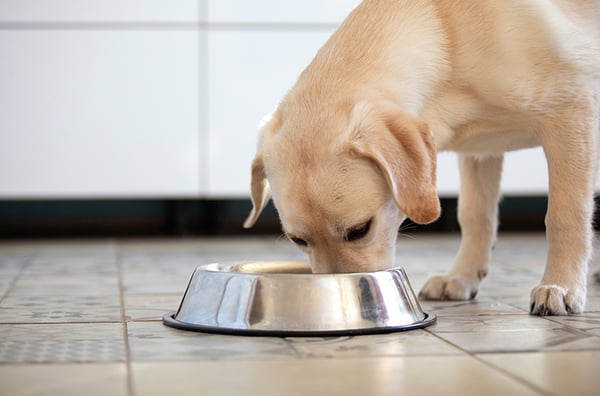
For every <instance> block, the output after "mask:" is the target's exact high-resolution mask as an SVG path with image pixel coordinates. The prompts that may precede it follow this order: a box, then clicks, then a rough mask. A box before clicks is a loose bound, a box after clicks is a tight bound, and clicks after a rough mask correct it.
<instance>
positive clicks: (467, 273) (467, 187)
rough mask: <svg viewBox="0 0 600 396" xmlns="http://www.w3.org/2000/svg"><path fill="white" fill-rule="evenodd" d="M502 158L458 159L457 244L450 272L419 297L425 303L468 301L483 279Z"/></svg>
mask: <svg viewBox="0 0 600 396" xmlns="http://www.w3.org/2000/svg"><path fill="white" fill-rule="evenodd" d="M502 162H503V156H502V155H498V156H487V157H474V156H470V155H466V154H460V155H459V169H460V178H461V188H460V196H459V204H458V220H459V223H460V226H461V232H462V237H461V243H460V249H459V251H458V255H457V257H456V260H455V262H454V265H453V267H452V269H451V270H450V272H448V273H447V274H445V275H434V276H432V277H430V278H429V279H428V280H427V282H426V283H425V285H424V286H423V288H422V289H421V292H420V293H419V296H420V297H421V298H424V299H429V300H469V299H472V298H474V297H475V295H477V292H478V291H479V284H480V283H481V281H482V280H483V279H484V278H485V276H486V275H487V268H488V262H489V259H490V254H491V250H492V247H493V244H494V242H495V241H496V228H497V226H498V200H499V197H500V177H501V174H502Z"/></svg>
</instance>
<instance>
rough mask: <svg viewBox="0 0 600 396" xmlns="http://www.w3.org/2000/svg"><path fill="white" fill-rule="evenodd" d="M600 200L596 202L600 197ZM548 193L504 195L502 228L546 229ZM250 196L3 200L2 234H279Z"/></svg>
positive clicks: (445, 213)
mask: <svg viewBox="0 0 600 396" xmlns="http://www.w3.org/2000/svg"><path fill="white" fill-rule="evenodd" d="M597 203H598V202H597ZM441 204H442V216H441V217H440V219H439V220H437V221H436V222H434V223H432V224H429V225H427V226H421V225H411V224H408V225H407V226H406V227H404V228H407V233H420V232H458V230H459V226H458V222H457V220H456V205H457V200H456V199H442V200H441ZM546 205H547V198H546V197H526V198H524V197H506V198H504V199H503V201H502V203H501V206H500V230H501V231H540V230H543V229H544V216H545V211H546ZM250 209H251V203H250V201H249V200H154V199H151V200H23V201H8V200H0V238H3V239H12V238H54V237H56V238H64V237H129V236H134V237H137V236H194V235H206V236H223V235H236V236H241V235H268V234H280V233H281V227H280V224H279V219H278V217H277V212H276V210H275V208H274V207H273V205H272V204H269V205H268V206H267V207H266V208H265V210H264V212H263V213H262V215H261V217H260V218H259V220H258V222H257V223H256V225H255V226H254V227H253V228H252V229H250V230H246V229H244V228H243V227H242V223H243V221H244V219H245V218H246V216H247V215H248V213H249V212H250Z"/></svg>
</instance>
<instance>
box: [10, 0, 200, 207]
mask: <svg viewBox="0 0 600 396" xmlns="http://www.w3.org/2000/svg"><path fill="white" fill-rule="evenodd" d="M187 18H192V20H195V21H198V18H199V12H198V3H197V2H196V1H182V2H178V3H177V5H173V4H169V5H166V4H165V3H163V2H161V1H141V0H138V1H133V0H128V1H116V0H111V1H100V0H96V1H86V2H80V1H74V0H73V1H67V0H62V1H58V0H54V1H31V0H29V1H24V0H18V1H16V0H15V1H7V0H2V1H0V23H1V24H3V28H2V29H0V53H2V60H1V61H0V87H1V88H0V89H1V90H0V197H2V198H46V197H67V198H70V197H147V196H155V197H163V196H164V197H171V196H198V195H199V194H200V193H201V192H202V189H201V186H202V183H203V179H202V177H203V175H202V169H201V158H202V154H201V150H202V147H201V143H200V141H201V132H200V129H199V124H200V119H201V117H203V116H204V114H203V113H202V106H201V103H200V100H199V98H200V96H201V92H202V91H204V85H203V84H204V81H203V80H201V77H202V76H204V75H205V73H204V70H203V65H204V62H201V61H200V58H201V56H203V55H201V54H204V53H205V48H203V47H202V46H203V44H204V42H205V40H204V39H203V35H205V32H203V31H200V30H199V29H198V24H197V23H196V24H193V25H190V24H189V21H188V19H187ZM75 22H77V23H75Z"/></svg>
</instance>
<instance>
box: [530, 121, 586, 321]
mask: <svg viewBox="0 0 600 396" xmlns="http://www.w3.org/2000/svg"><path fill="white" fill-rule="evenodd" d="M582 124H583V122H582V121H581V120H577V121H576V122H573V125H570V126H569V127H570V128H569V129H570V131H571V132H572V133H570V134H567V133H560V132H559V131H556V130H554V131H553V132H554V135H553V136H550V137H549V139H548V140H549V142H548V144H545V145H544V151H545V153H546V159H547V162H548V174H549V182H550V185H549V194H548V211H547V213H546V237H547V239H548V258H547V262H546V269H545V271H544V276H543V277H542V281H541V282H540V284H539V286H537V287H535V288H534V289H533V290H532V292H531V313H533V314H537V315H566V314H569V313H581V312H583V310H584V308H585V300H586V284H587V279H586V277H587V268H588V261H589V259H590V256H591V252H592V236H593V233H592V216H593V211H594V184H595V183H594V182H595V179H596V167H597V144H598V131H597V130H596V129H595V128H593V127H592V128H590V129H588V131H585V130H581V129H580V127H581V125H582ZM594 124H595V125H598V124H597V120H595V122H592V123H591V125H594ZM595 125H594V126H595ZM578 127H579V128H578ZM559 133H560V134H559Z"/></svg>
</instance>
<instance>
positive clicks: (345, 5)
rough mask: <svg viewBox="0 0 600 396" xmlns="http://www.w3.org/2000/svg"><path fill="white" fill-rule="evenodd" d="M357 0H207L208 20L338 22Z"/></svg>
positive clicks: (234, 21) (288, 22) (290, 22)
mask: <svg viewBox="0 0 600 396" xmlns="http://www.w3.org/2000/svg"><path fill="white" fill-rule="evenodd" d="M358 3H360V0H303V1H281V0H253V1H248V0H210V1H209V2H208V17H209V18H210V21H211V22H217V23H219V22H233V23H236V22H241V23H286V24H294V23H300V24H323V23H330V24H334V25H337V24H338V23H340V22H341V21H342V20H343V19H344V18H345V17H346V15H347V14H348V13H349V12H350V11H351V10H352V9H353V8H354V7H355V6H356V5H357V4H358Z"/></svg>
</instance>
